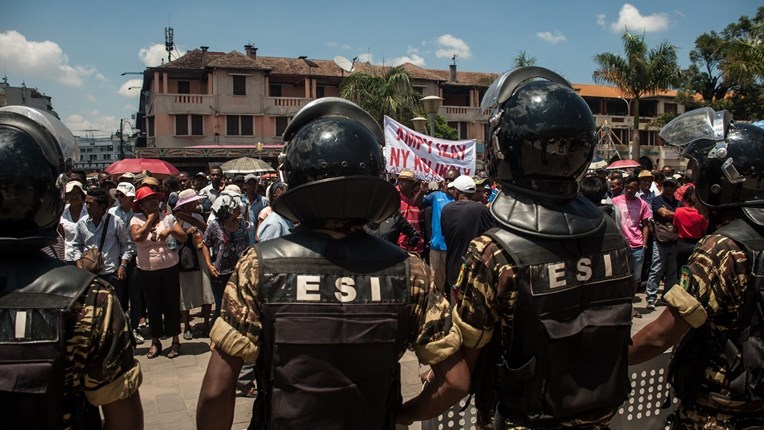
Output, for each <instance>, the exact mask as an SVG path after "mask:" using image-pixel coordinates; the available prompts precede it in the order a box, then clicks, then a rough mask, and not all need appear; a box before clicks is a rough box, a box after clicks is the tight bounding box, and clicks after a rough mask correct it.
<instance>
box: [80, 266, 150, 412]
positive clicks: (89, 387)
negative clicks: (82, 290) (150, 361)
mask: <svg viewBox="0 0 765 430" xmlns="http://www.w3.org/2000/svg"><path fill="white" fill-rule="evenodd" d="M83 296H84V300H83V301H81V302H80V303H78V304H77V305H75V308H74V309H73V313H72V315H73V322H74V330H73V335H72V337H70V338H69V339H68V340H67V351H68V352H69V354H70V355H69V356H70V357H71V359H70V360H69V364H68V365H69V366H71V367H70V368H69V369H68V370H67V372H66V375H67V378H69V377H71V378H72V379H71V381H66V382H67V383H68V384H69V383H71V386H72V387H73V389H74V391H78V390H80V389H81V390H83V391H84V393H85V397H86V398H87V399H88V401H89V402H90V403H92V404H93V405H96V406H101V405H106V404H109V403H112V402H115V401H117V400H121V399H126V398H128V397H130V396H131V395H132V394H133V393H135V392H136V391H138V387H139V386H140V385H141V378H142V375H141V367H140V365H139V364H138V361H136V360H135V359H134V358H133V344H132V336H131V334H130V328H129V327H128V324H127V320H126V318H125V314H124V313H123V312H122V307H121V306H120V303H119V301H118V300H117V298H116V297H115V296H114V292H113V290H112V288H111V286H109V284H107V283H106V282H104V281H102V280H100V279H96V280H95V281H93V284H91V286H90V289H89V290H88V292H87V294H84V295H83ZM83 358H84V360H83Z"/></svg>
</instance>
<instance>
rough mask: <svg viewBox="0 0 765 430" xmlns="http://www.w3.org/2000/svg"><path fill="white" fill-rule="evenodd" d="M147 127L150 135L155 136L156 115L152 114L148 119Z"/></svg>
mask: <svg viewBox="0 0 765 430" xmlns="http://www.w3.org/2000/svg"><path fill="white" fill-rule="evenodd" d="M146 124H147V128H148V129H149V133H148V134H149V137H154V117H153V116H150V117H148V118H147V119H146Z"/></svg>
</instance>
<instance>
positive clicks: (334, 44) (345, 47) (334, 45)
mask: <svg viewBox="0 0 765 430" xmlns="http://www.w3.org/2000/svg"><path fill="white" fill-rule="evenodd" d="M327 46H329V47H330V48H338V49H343V50H346V51H347V50H349V49H351V45H348V44H347V43H343V44H340V43H337V42H327Z"/></svg>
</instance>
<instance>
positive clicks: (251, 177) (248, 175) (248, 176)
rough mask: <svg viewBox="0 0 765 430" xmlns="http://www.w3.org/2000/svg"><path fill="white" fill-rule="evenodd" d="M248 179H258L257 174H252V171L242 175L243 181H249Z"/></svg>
mask: <svg viewBox="0 0 765 430" xmlns="http://www.w3.org/2000/svg"><path fill="white" fill-rule="evenodd" d="M250 179H254V180H255V181H256V182H257V181H260V178H258V175H253V174H252V173H248V174H247V175H245V176H244V183H245V184H246V183H247V182H249V180H250Z"/></svg>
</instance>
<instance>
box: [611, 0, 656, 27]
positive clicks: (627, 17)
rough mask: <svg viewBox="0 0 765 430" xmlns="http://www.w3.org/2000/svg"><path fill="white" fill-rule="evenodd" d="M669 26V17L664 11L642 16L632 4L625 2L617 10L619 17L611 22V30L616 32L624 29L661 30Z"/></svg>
mask: <svg viewBox="0 0 765 430" xmlns="http://www.w3.org/2000/svg"><path fill="white" fill-rule="evenodd" d="M668 27H669V17H668V16H667V14H666V13H655V14H653V15H648V16H643V15H640V11H639V10H638V9H637V8H636V7H635V6H633V5H631V4H629V3H625V4H624V5H623V6H622V8H621V10H619V19H618V20H617V21H616V22H613V23H611V30H612V31H614V32H617V33H620V32H622V31H624V30H625V29H626V30H628V31H638V32H646V33H652V32H655V31H663V30H666V29H667V28H668Z"/></svg>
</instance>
